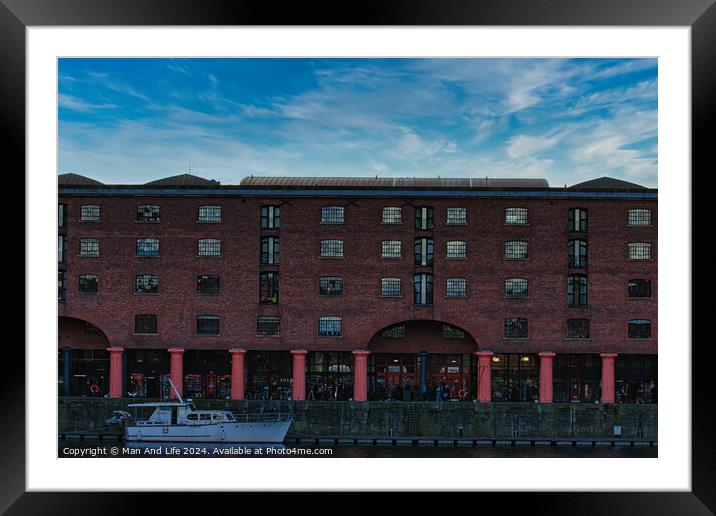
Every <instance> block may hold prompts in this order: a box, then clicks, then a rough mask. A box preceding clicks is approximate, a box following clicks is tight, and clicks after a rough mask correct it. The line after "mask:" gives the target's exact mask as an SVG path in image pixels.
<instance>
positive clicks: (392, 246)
mask: <svg viewBox="0 0 716 516" xmlns="http://www.w3.org/2000/svg"><path fill="white" fill-rule="evenodd" d="M381 256H382V257H383V258H400V240H383V252H382V255H381Z"/></svg>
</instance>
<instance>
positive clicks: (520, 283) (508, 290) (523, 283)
mask: <svg viewBox="0 0 716 516" xmlns="http://www.w3.org/2000/svg"><path fill="white" fill-rule="evenodd" d="M505 297H527V279H525V278H507V279H506V280H505Z"/></svg>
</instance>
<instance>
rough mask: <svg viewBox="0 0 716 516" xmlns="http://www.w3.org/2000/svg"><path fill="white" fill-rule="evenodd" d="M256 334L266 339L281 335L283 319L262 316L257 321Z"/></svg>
mask: <svg viewBox="0 0 716 516" xmlns="http://www.w3.org/2000/svg"><path fill="white" fill-rule="evenodd" d="M256 334H257V335H261V336H264V337H272V336H277V335H281V318H280V317H277V316H274V315H260V316H259V317H258V318H257V319H256Z"/></svg>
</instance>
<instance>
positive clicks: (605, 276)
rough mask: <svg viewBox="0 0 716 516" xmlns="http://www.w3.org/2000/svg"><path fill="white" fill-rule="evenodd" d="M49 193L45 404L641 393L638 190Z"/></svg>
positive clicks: (647, 330)
mask: <svg viewBox="0 0 716 516" xmlns="http://www.w3.org/2000/svg"><path fill="white" fill-rule="evenodd" d="M58 182H59V217H58V228H59V229H58V235H59V236H58V252H59V258H58V261H59V273H58V298H59V304H58V315H59V327H58V331H59V340H58V343H59V348H58V359H59V369H58V371H59V373H58V383H59V393H60V395H79V396H110V397H121V396H140V397H167V396H172V395H173V393H172V392H170V389H169V388H168V385H169V382H168V379H169V378H171V380H172V381H173V383H174V384H175V385H177V386H178V387H179V389H180V392H182V393H183V395H184V396H190V397H194V398H201V397H207V398H232V399H244V398H255V399H271V398H273V399H287V398H290V399H298V400H300V399H324V400H325V399H331V400H334V399H355V400H357V401H360V400H365V399H397V400H420V399H436V398H438V399H463V400H464V399H469V400H473V399H476V400H477V401H479V402H488V401H495V402H497V401H525V402H535V401H539V402H543V403H549V402H552V401H554V402H568V401H569V402H595V401H601V402H602V403H613V402H626V403H632V402H633V403H655V402H656V399H657V397H656V393H657V303H656V299H657V191H656V190H655V189H648V188H644V187H642V186H639V185H635V184H633V183H627V182H624V181H620V180H615V179H610V178H601V179H596V180H593V181H587V182H585V183H580V184H577V185H573V186H571V187H566V186H565V187H564V188H550V187H549V185H548V183H547V181H545V180H533V179H488V178H484V179H476V178H474V179H378V178H375V179H371V178H261V177H250V178H245V179H243V180H242V181H241V183H240V184H239V185H221V184H220V183H218V182H216V181H209V180H206V179H202V178H199V177H196V176H192V175H189V174H184V175H180V176H175V177H170V178H165V179H161V180H158V181H154V182H150V183H147V184H144V185H105V184H102V183H99V182H97V181H94V180H92V179H89V178H87V177H83V176H79V175H76V174H63V175H60V176H59V181H58Z"/></svg>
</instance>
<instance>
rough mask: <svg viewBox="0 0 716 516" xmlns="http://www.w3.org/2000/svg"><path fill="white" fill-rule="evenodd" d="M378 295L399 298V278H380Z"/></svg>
mask: <svg viewBox="0 0 716 516" xmlns="http://www.w3.org/2000/svg"><path fill="white" fill-rule="evenodd" d="M380 295H381V296H383V297H400V295H401V291H400V278H381V279H380Z"/></svg>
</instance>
